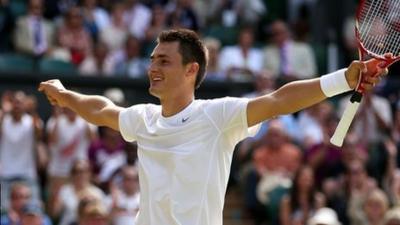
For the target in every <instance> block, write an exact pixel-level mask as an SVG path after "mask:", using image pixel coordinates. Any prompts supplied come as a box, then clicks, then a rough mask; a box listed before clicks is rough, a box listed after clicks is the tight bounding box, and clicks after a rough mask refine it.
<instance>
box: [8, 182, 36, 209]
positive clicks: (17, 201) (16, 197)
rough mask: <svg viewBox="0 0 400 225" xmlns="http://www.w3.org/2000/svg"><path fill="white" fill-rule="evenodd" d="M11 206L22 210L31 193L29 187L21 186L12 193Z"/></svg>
mask: <svg viewBox="0 0 400 225" xmlns="http://www.w3.org/2000/svg"><path fill="white" fill-rule="evenodd" d="M10 197H11V207H12V208H13V209H14V210H17V211H20V210H22V207H23V206H24V205H26V204H27V203H28V202H29V200H30V198H31V193H30V190H29V188H27V187H19V188H17V189H16V190H14V191H13V192H12V193H11V196H10Z"/></svg>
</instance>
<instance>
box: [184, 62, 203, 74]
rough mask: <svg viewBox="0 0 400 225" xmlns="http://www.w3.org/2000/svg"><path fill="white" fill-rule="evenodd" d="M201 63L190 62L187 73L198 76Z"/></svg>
mask: <svg viewBox="0 0 400 225" xmlns="http://www.w3.org/2000/svg"><path fill="white" fill-rule="evenodd" d="M199 68H200V65H199V64H198V63H197V62H194V63H189V65H188V70H187V74H188V75H189V76H196V75H197V73H198V72H199Z"/></svg>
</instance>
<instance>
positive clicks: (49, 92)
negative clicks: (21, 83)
mask: <svg viewBox="0 0 400 225" xmlns="http://www.w3.org/2000/svg"><path fill="white" fill-rule="evenodd" d="M39 91H42V92H43V93H45V94H46V96H47V98H48V99H49V101H50V103H51V104H52V105H59V106H61V107H66V108H69V109H71V110H72V111H74V112H76V113H77V114H78V115H79V116H81V117H82V118H83V119H85V120H87V121H88V122H90V123H93V124H95V125H97V126H107V127H110V128H112V129H114V130H117V131H119V125H118V116H119V112H120V111H121V110H122V109H123V108H121V107H119V106H116V105H115V104H114V103H113V102H112V101H110V100H109V99H107V98H105V97H102V96H97V95H84V94H80V93H77V92H74V91H70V90H67V89H65V88H64V86H63V85H62V83H61V82H60V81H59V80H49V81H45V82H41V83H40V85H39Z"/></svg>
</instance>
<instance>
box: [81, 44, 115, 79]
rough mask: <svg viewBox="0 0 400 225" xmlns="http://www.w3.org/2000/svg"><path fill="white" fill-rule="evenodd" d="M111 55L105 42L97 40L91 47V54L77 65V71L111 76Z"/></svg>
mask: <svg viewBox="0 0 400 225" xmlns="http://www.w3.org/2000/svg"><path fill="white" fill-rule="evenodd" d="M111 66H112V65H111V56H110V53H109V49H108V47H107V45H106V44H104V43H102V42H98V43H97V44H95V46H94V49H93V55H91V56H88V57H86V58H85V60H83V62H82V63H81V65H80V66H79V72H80V73H81V74H82V75H85V76H111V75H112V72H113V71H112V67H111Z"/></svg>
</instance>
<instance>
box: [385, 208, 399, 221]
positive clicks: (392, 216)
mask: <svg viewBox="0 0 400 225" xmlns="http://www.w3.org/2000/svg"><path fill="white" fill-rule="evenodd" d="M382 224H383V225H399V224H400V208H398V207H395V208H392V209H390V210H389V211H387V212H386V214H385V219H384V221H383V223H382Z"/></svg>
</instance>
